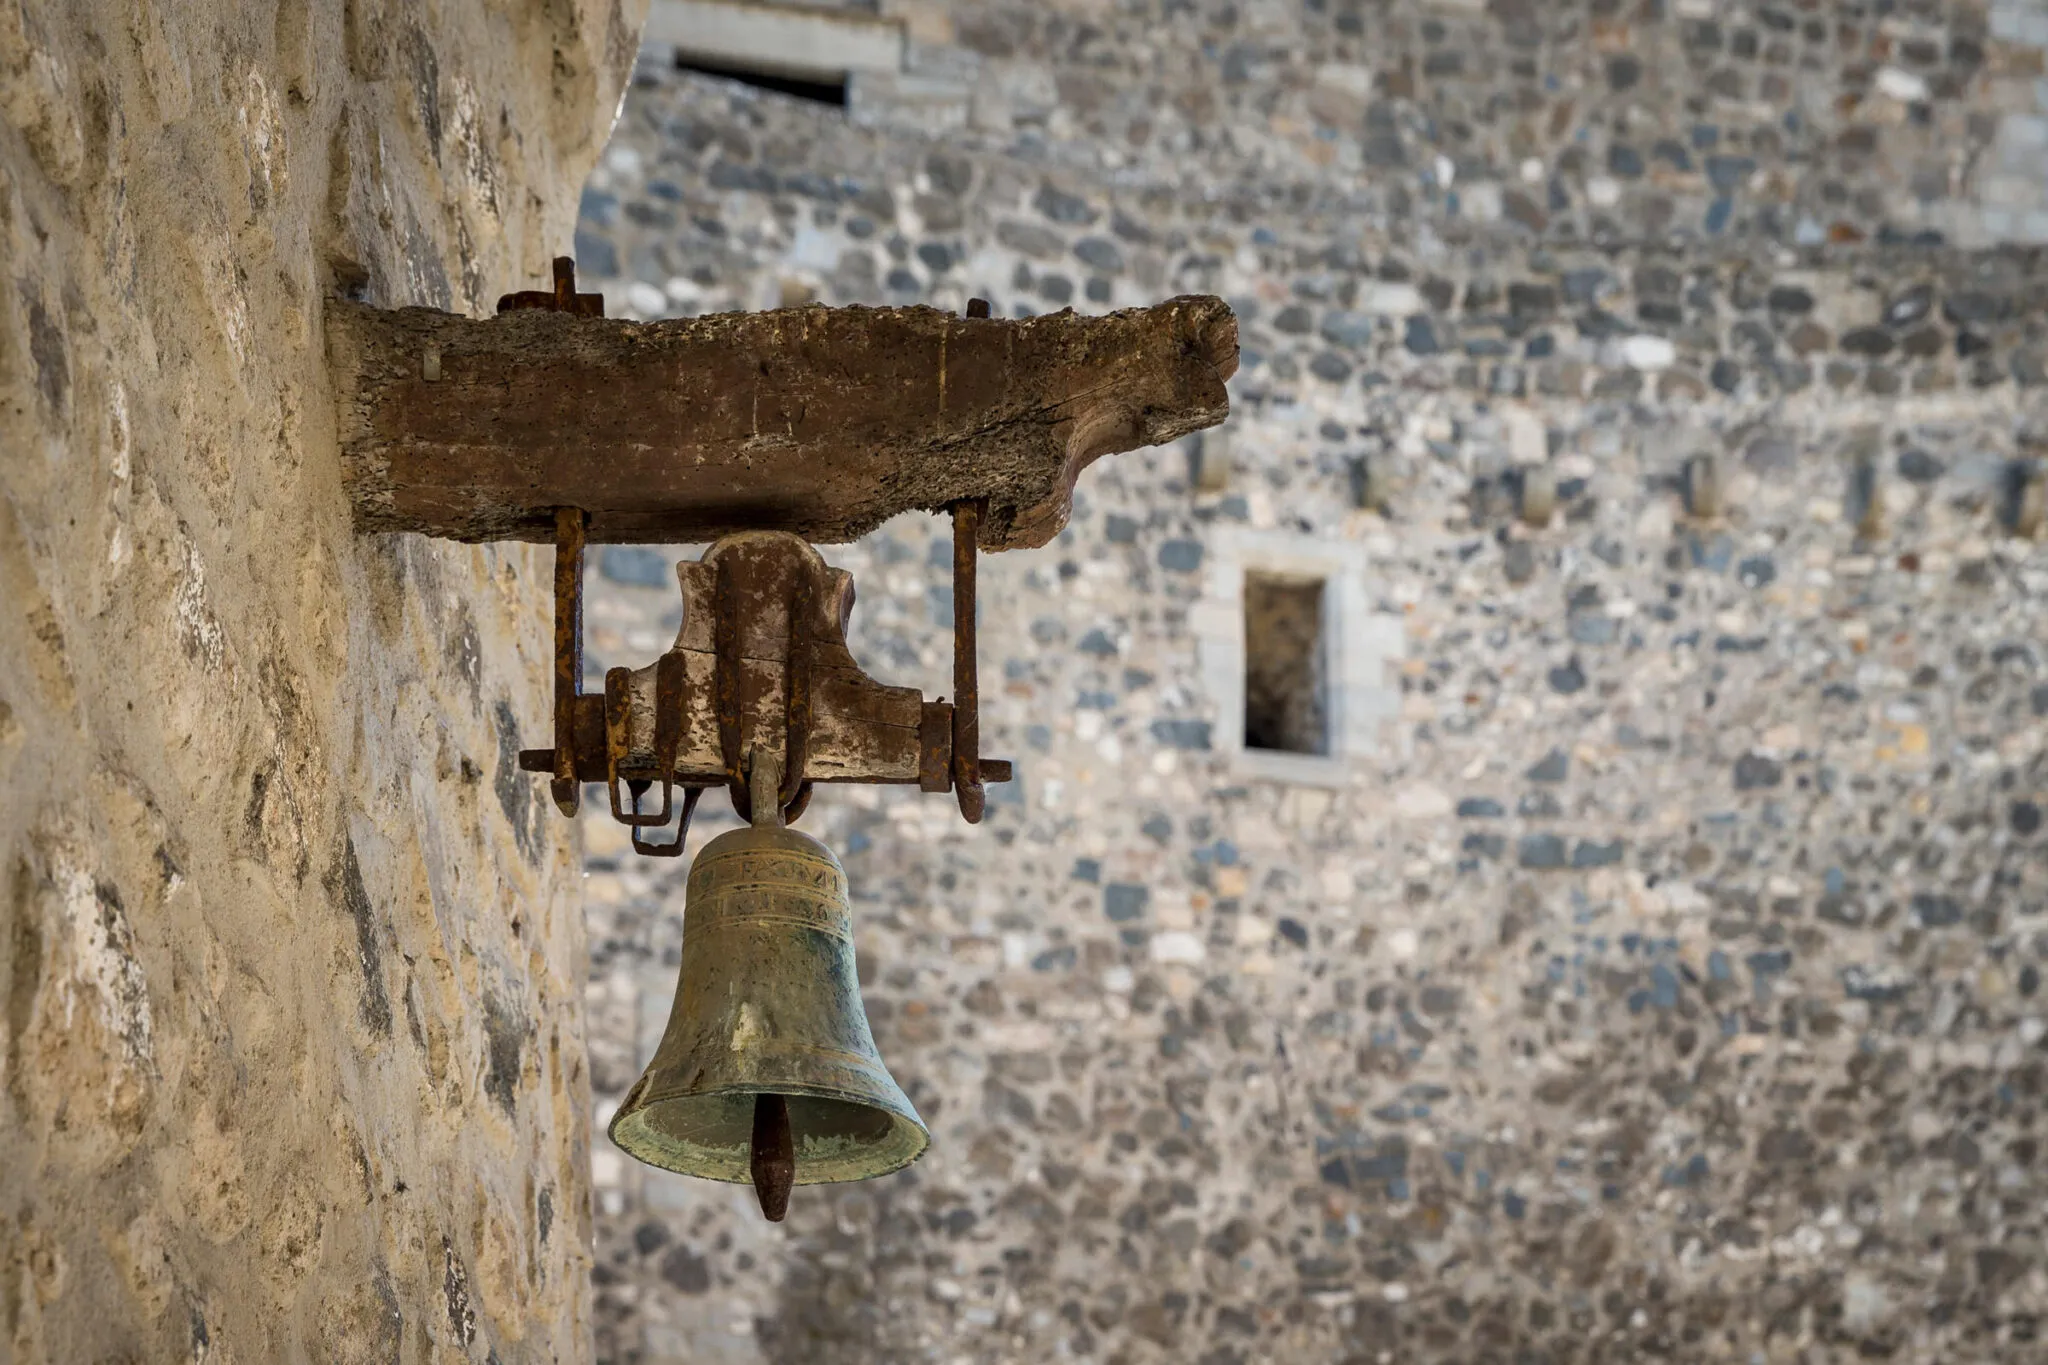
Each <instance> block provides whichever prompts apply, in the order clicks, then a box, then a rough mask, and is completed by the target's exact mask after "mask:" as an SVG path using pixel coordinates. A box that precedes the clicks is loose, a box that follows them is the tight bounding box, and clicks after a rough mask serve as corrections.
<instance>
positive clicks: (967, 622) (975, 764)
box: [953, 498, 987, 825]
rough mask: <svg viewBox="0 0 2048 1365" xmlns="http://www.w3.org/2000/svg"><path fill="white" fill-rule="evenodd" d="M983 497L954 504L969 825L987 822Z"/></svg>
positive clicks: (960, 746)
mask: <svg viewBox="0 0 2048 1365" xmlns="http://www.w3.org/2000/svg"><path fill="white" fill-rule="evenodd" d="M982 509H983V503H982V500H981V499H978V498H973V499H969V500H967V501H965V502H956V503H954V504H953V792H954V794H955V795H956V796H958V797H959V798H960V814H961V815H963V816H965V817H966V818H967V823H968V824H970V825H977V824H980V823H981V813H982V810H983V809H984V807H985V806H986V804H987V797H986V794H985V793H984V792H983V791H982V788H981V715H980V711H981V684H980V682H979V680H978V679H977V677H976V670H975V642H974V567H975V566H974V560H975V536H976V535H977V534H978V533H979V531H980V529H981V513H982Z"/></svg>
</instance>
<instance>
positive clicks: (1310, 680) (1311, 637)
mask: <svg viewBox="0 0 2048 1365" xmlns="http://www.w3.org/2000/svg"><path fill="white" fill-rule="evenodd" d="M1327 652H1328V651H1327V650H1326V649H1325V647H1324V640H1323V580H1322V579H1320V578H1313V577H1308V576H1305V575H1301V574H1280V573H1262V572H1259V571H1258V570H1247V571H1246V573H1245V576H1244V745H1245V747H1246V748H1247V749H1271V750H1277V751H1279V752H1281V753H1291V754H1327V753H1329V751H1330V737H1329V707H1328V705H1327V702H1326V694H1327V692H1328V686H1327V675H1328V665H1327V662H1326V659H1325V655H1326V654H1327Z"/></svg>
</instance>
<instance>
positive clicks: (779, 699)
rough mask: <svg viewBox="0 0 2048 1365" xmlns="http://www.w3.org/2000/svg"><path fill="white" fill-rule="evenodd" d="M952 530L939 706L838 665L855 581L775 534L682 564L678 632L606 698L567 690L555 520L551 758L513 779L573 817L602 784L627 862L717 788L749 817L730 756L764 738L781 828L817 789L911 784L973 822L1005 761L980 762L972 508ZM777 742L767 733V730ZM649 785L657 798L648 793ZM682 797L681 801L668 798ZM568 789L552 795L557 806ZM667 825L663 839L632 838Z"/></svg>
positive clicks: (574, 676) (565, 622)
mask: <svg viewBox="0 0 2048 1365" xmlns="http://www.w3.org/2000/svg"><path fill="white" fill-rule="evenodd" d="M950 512H951V515H952V519H953V531H954V546H953V558H954V565H953V568H954V574H953V601H954V622H953V625H954V641H953V647H954V667H953V677H954V694H955V695H954V699H953V700H952V701H951V702H948V701H945V700H943V699H942V700H938V701H929V700H926V699H925V698H923V697H921V696H919V695H918V694H917V693H916V692H915V691H914V690H913V689H909V688H898V687H885V686H883V685H882V684H880V683H877V682H875V681H874V680H873V679H871V678H869V677H868V676H867V675H866V673H865V672H864V671H862V670H861V668H860V666H859V665H858V664H857V663H856V662H855V661H854V659H853V656H852V654H851V653H850V652H849V651H848V650H847V647H846V641H845V631H846V622H847V620H848V618H849V616H850V614H851V612H852V607H853V580H852V578H851V576H849V575H848V574H846V573H845V572H844V571H843V570H837V569H832V568H830V567H828V566H827V565H825V563H824V561H823V560H822V559H820V558H819V557H818V554H817V552H816V550H814V549H812V548H811V547H810V546H809V545H806V544H805V543H804V542H803V541H801V540H800V539H798V538H797V537H795V536H791V535H787V534H783V533H780V532H742V533H740V534H738V535H735V536H730V537H727V538H726V539H724V540H721V541H720V542H718V544H716V545H714V546H713V547H712V548H711V549H710V550H708V551H707V552H706V553H705V556H704V558H703V559H702V560H700V561H699V562H698V563H696V564H684V565H682V566H680V574H681V578H682V582H683V585H684V603H685V613H684V617H685V626H684V629H683V630H682V631H681V632H680V634H679V635H678V638H677V642H676V645H675V647H674V648H672V649H670V650H669V651H668V652H666V653H664V654H663V655H662V656H661V657H660V658H659V659H657V660H656V661H655V662H654V663H653V664H652V665H650V666H648V667H645V668H640V669H631V668H624V667H617V668H612V669H610V670H608V671H607V672H606V674H605V686H604V691H603V692H602V693H601V694H598V695H586V694H584V692H583V691H582V667H583V659H582V620H583V574H582V557H583V551H584V546H583V540H582V534H581V532H582V517H581V515H580V513H578V512H577V511H576V509H573V508H564V509H562V510H561V512H560V513H559V514H558V516H557V525H558V529H559V535H558V539H557V543H556V556H555V560H556V562H555V625H556V630H555V709H554V718H555V736H556V738H555V746H554V747H553V748H552V749H529V750H525V751H522V752H521V754H520V756H519V763H520V767H521V768H522V769H524V770H526V771H530V772H545V773H548V774H549V775H550V778H551V782H552V785H553V788H554V791H555V793H556V802H557V805H559V806H561V807H562V808H563V810H564V813H566V814H573V813H574V812H575V810H576V797H577V793H578V790H579V786H580V784H581V783H582V782H591V781H598V782H603V783H605V785H606V790H607V793H608V801H609V806H610V810H611V814H612V816H613V818H614V819H616V820H618V821H619V822H620V823H621V824H624V825H626V826H628V827H630V828H631V829H632V831H633V847H634V849H635V850H636V851H638V852H640V853H643V854H647V855H649V856H654V857H674V856H677V855H678V854H680V853H681V852H682V846H683V840H684V838H685V837H686V836H687V834H688V832H689V824H690V820H691V817H692V816H693V814H694V813H695V811H696V808H697V803H698V801H699V799H700V798H701V797H702V796H703V793H704V792H705V791H706V790H708V789H710V788H712V787H723V788H724V789H725V790H726V791H727V792H728V794H730V795H731V796H732V799H733V807H734V810H735V812H736V813H738V814H739V815H740V817H741V818H742V819H751V818H752V799H751V795H750V793H749V789H748V786H747V783H746V782H745V781H744V780H739V781H735V769H736V768H737V769H740V777H741V778H742V779H743V778H744V767H743V761H742V756H743V755H744V754H746V753H748V752H751V751H752V750H753V749H754V748H755V747H758V746H759V745H760V744H762V743H767V744H770V745H775V744H777V743H778V740H779V746H780V747H781V748H782V750H783V753H784V763H785V765H786V766H785V769H784V775H783V778H782V782H781V785H780V787H779V789H778V791H777V796H778V798H779V799H780V801H781V804H782V809H783V818H784V821H785V822H790V821H794V820H795V819H796V818H797V817H798V816H800V815H802V814H803V812H804V810H805V808H806V807H807V806H808V805H809V803H810V799H811V794H812V790H813V787H814V785H815V783H816V782H819V781H827V782H878V783H902V784H909V783H915V784H916V785H917V786H918V787H919V788H920V789H922V790H925V791H931V792H944V791H952V792H954V793H955V796H956V798H957V800H958V801H959V804H960V809H961V813H962V814H963V815H964V816H965V817H966V818H967V819H968V820H969V821H970V822H976V821H979V820H980V818H981V816H982V813H983V811H984V808H985V803H986V797H985V785H986V784H987V783H990V782H1005V781H1009V780H1010V778H1011V774H1012V767H1011V765H1010V764H1009V763H1008V762H1006V761H1004V760H1000V759H985V758H982V757H981V754H980V726H979V696H978V686H977V677H976V667H975V664H976V659H975V651H976V646H975V564H976V554H977V551H976V546H975V526H976V521H977V517H978V514H979V512H980V508H979V507H978V506H977V505H976V504H975V503H973V502H967V503H962V504H958V505H956V506H954V507H953V508H951V509H950ZM778 731H779V732H780V733H779V736H778V735H777V734H776V732H778ZM657 786H659V787H660V789H661V790H660V796H659V799H658V802H657V803H656V804H655V805H654V807H653V808H652V809H649V808H647V804H646V798H647V796H648V794H649V793H650V792H651V791H652V790H653V789H654V788H655V787H657ZM678 787H680V788H681V789H682V795H681V800H680V802H678V800H677V798H676V789H677V788H678ZM565 791H566V793H567V799H566V801H565V800H564V799H563V794H564V792H565ZM678 806H680V815H681V818H680V822H679V823H678V825H677V830H676V834H675V835H674V836H673V838H672V839H669V840H666V841H656V840H652V839H649V838H645V837H643V835H642V831H643V830H652V829H658V828H663V827H666V826H667V825H668V824H669V823H670V822H671V821H672V820H675V819H676V817H677V811H678Z"/></svg>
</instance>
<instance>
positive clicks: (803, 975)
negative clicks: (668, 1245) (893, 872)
mask: <svg viewBox="0 0 2048 1365" xmlns="http://www.w3.org/2000/svg"><path fill="white" fill-rule="evenodd" d="M764 758H766V755H764V754H762V753H760V752H756V754H755V755H754V762H753V764H752V766H753V768H754V769H755V771H754V772H753V773H751V774H750V776H751V777H752V778H753V779H754V781H753V783H752V784H751V785H752V786H753V787H754V789H755V790H756V791H757V792H761V793H762V796H761V797H760V798H757V799H756V800H755V801H754V802H753V808H754V811H755V823H754V824H753V825H751V826H748V827H745V828H741V829H736V830H731V831H728V832H727V833H725V834H721V835H719V836H718V837H717V838H716V839H713V840H712V841H711V842H710V843H709V844H706V845H705V846H704V848H703V850H702V851H700V852H699V853H698V854H697V858H696V861H695V863H693V864H692V866H691V868H690V880H689V886H688V889H687V893H686V899H685V901H684V909H683V960H682V969H681V971H680V973H679V974H678V979H677V981H676V998H675V1004H674V1006H673V1007H672V1008H671V1009H670V1011H669V1018H668V1029H667V1031H666V1032H665V1033H663V1034H662V1038H661V1046H660V1047H658V1048H656V1049H655V1053H654V1060H653V1061H652V1062H650V1063H648V1066H647V1070H646V1072H645V1073H643V1074H642V1075H641V1077H640V1079H639V1080H638V1081H636V1082H635V1083H634V1085H633V1088H632V1089H631V1090H630V1091H628V1092H627V1093H626V1098H625V1100H624V1101H623V1102H622V1103H621V1104H620V1105H619V1112H618V1113H617V1115H615V1116H614V1117H613V1119H612V1122H611V1127H610V1130H609V1131H610V1134H611V1139H612V1141H613V1142H616V1143H617V1144H618V1145H619V1146H620V1147H621V1148H623V1149H624V1150H625V1151H626V1152H627V1153H628V1154H629V1155H631V1156H634V1157H637V1158H638V1159H639V1160H641V1161H644V1162H646V1163H648V1164H649V1165H650V1166H659V1167H661V1168H662V1169H664V1170H670V1171H679V1172H681V1173H682V1174H684V1175H697V1176H704V1177H706V1178H708V1179H711V1180H729V1181H735V1182H745V1181H749V1180H751V1181H752V1182H753V1185H754V1189H755V1192H756V1193H757V1194H758V1195H759V1197H760V1200H761V1212H762V1213H764V1214H766V1215H767V1217H768V1218H769V1219H770V1220H771V1221H775V1222H780V1221H781V1220H782V1216H783V1214H784V1212H785V1211H786V1210H787V1208H788V1205H789V1190H790V1186H791V1185H793V1184H794V1185H815V1184H823V1183H825V1182H827V1181H835V1180H865V1179H867V1178H869V1177H870V1176H877V1175H887V1174H889V1173H890V1172H891V1171H897V1170H901V1169H902V1168H903V1167H905V1166H908V1165H909V1164H910V1163H911V1162H913V1161H915V1160H917V1158H918V1157H919V1156H920V1155H921V1154H922V1153H923V1152H924V1149H925V1147H926V1146H927V1145H928V1144H929V1143H930V1142H931V1134H930V1133H929V1132H928V1131H927V1130H926V1129H925V1126H924V1123H923V1121H922V1120H920V1119H919V1118H918V1116H917V1110H916V1109H915V1108H914V1107H912V1105H911V1103H910V1098H909V1096H907V1095H905V1094H904V1093H903V1089H902V1087H901V1086H899V1085H897V1084H896V1081H895V1078H894V1077H892V1076H890V1074H889V1069H888V1068H887V1067H886V1066H884V1065H883V1064H882V1059H881V1056H880V1055H879V1054H878V1053H877V1052H876V1051H875V1040H874V1036H873V1035H872V1034H871V1033H870V1032H869V1030H868V1017H867V1011H866V1010H865V1009H864V1008H863V1007H862V1005H861V998H860V984H859V981H858V979H857V978H856V976H855V974H854V962H853V916H852V908H851V906H850V905H849V903H848V901H847V895H846V873H845V871H844V870H843V869H842V868H841V867H840V866H839V860H838V859H837V858H835V857H833V856H832V850H831V849H829V848H827V847H825V845H823V844H821V843H819V842H818V841H817V840H816V839H813V838H812V837H811V836H810V835H808V834H804V833H801V832H799V831H797V830H793V829H789V828H786V827H784V826H783V825H782V824H781V823H780V818H779V803H778V802H777V801H776V800H774V799H772V797H771V796H770V795H769V794H770V793H773V792H774V791H775V786H776V773H777V769H778V768H779V765H778V764H774V763H772V762H764V761H763V760H764ZM763 769H765V770H766V771H762V770H763ZM764 779H765V781H764Z"/></svg>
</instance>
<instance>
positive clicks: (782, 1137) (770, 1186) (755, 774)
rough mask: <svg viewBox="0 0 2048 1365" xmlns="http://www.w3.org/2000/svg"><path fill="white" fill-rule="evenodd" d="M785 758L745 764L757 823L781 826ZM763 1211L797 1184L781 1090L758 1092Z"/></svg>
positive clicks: (755, 1155) (758, 758) (775, 1218)
mask: <svg viewBox="0 0 2048 1365" xmlns="http://www.w3.org/2000/svg"><path fill="white" fill-rule="evenodd" d="M781 787H782V760H781V758H780V757H779V756H778V755H777V754H776V753H774V751H772V750H770V749H766V748H758V749H755V750H754V756H753V759H752V760H751V761H750V762H749V764H748V765H747V788H748V794H749V795H750V796H751V797H752V800H753V807H754V826H755V828H757V829H779V828H781V827H782V797H781V795H780V789H781ZM748 1169H749V1172H750V1173H751V1174H752V1175H753V1177H754V1194H755V1197H757V1198H758V1199H759V1200H760V1201H761V1216H762V1217H764V1218H766V1219H767V1220H768V1221H769V1222H771V1223H779V1222H781V1221H782V1219H783V1216H784V1215H785V1214H787V1213H788V1212H789V1191H790V1188H791V1187H792V1186H793V1185H795V1184H796V1138H795V1135H794V1134H793V1133H791V1132H790V1128H789V1101H788V1100H787V1099H785V1098H784V1097H783V1096H781V1095H756V1096H754V1136H753V1143H752V1151H751V1159H750V1161H749V1166H748Z"/></svg>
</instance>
